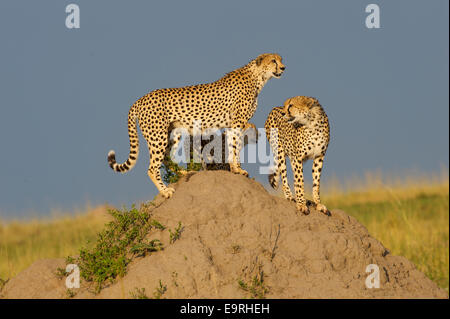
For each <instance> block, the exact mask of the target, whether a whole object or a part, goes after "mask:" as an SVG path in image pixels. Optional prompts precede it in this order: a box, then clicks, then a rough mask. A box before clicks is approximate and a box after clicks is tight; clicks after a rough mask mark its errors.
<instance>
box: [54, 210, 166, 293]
mask: <svg viewBox="0 0 450 319" xmlns="http://www.w3.org/2000/svg"><path fill="white" fill-rule="evenodd" d="M109 213H110V214H111V216H112V217H113V220H112V221H111V222H109V223H108V224H106V227H105V229H104V230H103V231H102V232H101V233H99V234H98V237H97V242H96V243H95V245H94V247H93V248H91V249H88V248H82V249H80V255H79V257H78V258H73V257H70V256H69V257H68V258H67V259H66V262H67V263H75V264H77V265H78V267H79V268H80V276H81V278H83V279H84V280H86V281H88V282H94V283H95V292H97V293H98V292H99V291H100V290H101V289H102V286H103V285H104V283H105V282H113V281H114V280H115V278H116V277H118V276H120V277H123V276H124V275H125V274H126V271H127V265H128V264H129V262H130V261H131V258H132V257H140V256H145V255H146V254H148V253H151V252H154V251H159V250H162V249H163V245H162V243H161V242H160V241H159V240H158V239H154V240H151V241H146V240H145V236H146V235H147V234H148V233H149V232H150V230H151V229H152V227H154V226H153V225H154V223H152V219H151V214H150V213H149V212H148V211H147V210H143V211H139V210H137V209H136V208H135V207H134V206H133V207H132V209H131V210H129V211H127V210H123V211H119V210H115V209H111V210H110V211H109ZM58 272H59V274H60V275H65V270H63V269H59V270H58Z"/></svg>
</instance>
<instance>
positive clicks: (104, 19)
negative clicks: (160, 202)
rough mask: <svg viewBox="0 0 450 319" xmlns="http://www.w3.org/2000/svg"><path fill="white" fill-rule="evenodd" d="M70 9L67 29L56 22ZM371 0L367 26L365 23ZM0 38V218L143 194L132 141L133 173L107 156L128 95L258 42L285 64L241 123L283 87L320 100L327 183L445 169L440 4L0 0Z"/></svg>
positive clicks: (231, 63)
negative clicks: (76, 19) (75, 22)
mask: <svg viewBox="0 0 450 319" xmlns="http://www.w3.org/2000/svg"><path fill="white" fill-rule="evenodd" d="M69 3H76V4H78V5H79V7H80V11H81V12H80V13H81V28H80V29H72V30H69V29H67V28H66V27H65V19H66V13H65V7H66V5H67V4H69ZM369 3H377V4H378V5H379V6H380V10H381V28H380V29H370V30H369V29H367V28H366V27H365V23H364V21H365V18H366V15H367V13H365V10H364V9H365V7H366V5H367V4H369ZM0 41H1V50H0V90H1V91H0V110H1V113H0V152H1V153H0V155H1V156H0V217H1V216H8V217H21V216H26V215H27V214H29V213H30V212H34V213H40V214H45V213H48V212H49V210H50V209H51V208H63V209H68V210H70V209H73V208H74V207H81V206H83V205H84V204H85V203H86V202H87V201H90V202H91V203H93V204H99V203H104V202H108V203H110V204H113V205H122V204H125V205H128V206H129V205H131V204H132V203H133V202H136V201H141V200H146V199H151V198H153V196H154V195H155V194H156V193H157V191H156V188H155V186H154V185H153V183H151V181H150V180H149V179H148V177H147V173H146V171H147V166H148V151H147V150H146V148H145V143H144V141H143V140H142V136H141V153H140V157H139V160H138V163H137V165H136V167H135V168H134V169H133V170H132V171H130V172H129V173H127V174H125V175H121V174H117V173H114V172H113V171H112V170H111V169H110V168H109V167H108V165H107V162H106V154H107V152H108V151H109V150H110V149H114V150H115V151H116V154H117V159H118V161H123V160H125V159H126V156H127V154H128V147H129V146H128V134H127V128H126V118H127V112H128V109H129V107H130V106H131V104H133V102H134V101H135V100H136V99H138V98H139V97H141V96H142V95H144V94H146V93H147V92H149V91H152V90H154V89H157V88H164V87H180V86H185V85H190V84H196V83H205V82H211V81H215V80H217V79H218V78H220V77H221V76H222V75H223V74H225V73H227V72H229V71H231V70H233V69H235V68H237V67H240V66H242V65H244V64H246V63H247V62H248V61H249V60H251V59H253V58H255V57H256V56H257V55H258V54H260V53H264V52H277V53H279V54H280V55H282V57H283V62H284V63H285V64H286V72H285V74H284V75H283V76H282V78H280V79H273V80H271V81H270V82H269V83H268V84H267V85H266V87H265V88H264V89H263V91H262V93H261V94H260V96H259V106H258V109H257V111H256V114H255V116H254V117H253V119H252V120H251V121H252V122H253V123H254V124H256V125H257V126H258V127H262V126H263V124H264V121H265V119H266V117H267V115H268V113H269V112H270V110H271V108H272V107H274V106H277V105H281V104H282V103H283V101H284V100H285V99H286V98H288V97H291V96H295V95H309V96H314V97H317V98H318V99H319V101H320V102H321V104H322V105H323V107H324V108H325V110H326V112H327V114H328V116H329V119H330V123H331V134H332V139H331V142H330V146H329V149H328V153H327V158H326V161H325V167H324V171H323V178H324V180H326V178H327V177H329V176H331V175H336V176H337V177H339V178H342V179H344V178H345V177H346V176H348V175H354V174H363V173H364V172H366V171H373V170H376V169H381V170H383V171H385V172H388V173H391V172H402V171H404V170H407V169H418V170H420V171H423V172H434V171H439V170H440V168H441V165H444V166H446V167H448V162H449V157H448V154H449V148H448V145H449V141H448V133H449V122H448V121H449V120H448V116H449V93H448V85H449V83H448V82H449V80H448V76H449V74H448V70H449V65H448V57H449V51H448V48H449V45H448V1H444V0H435V1H405V0H404V1H331V0H330V1H312V0H311V1H277V2H274V1H226V2H225V1H221V2H218V1H137V0H135V1H106V0H97V1H87V0H78V1H75V0H73V1H57V0H53V1H50V0H47V1H23V0H14V1H12V0H6V1H1V2H0ZM243 166H244V168H246V169H247V170H249V172H250V174H251V175H252V176H255V177H256V178H257V179H258V180H260V181H263V182H265V181H266V176H262V175H258V165H257V164H244V165H243ZM305 173H306V175H309V166H308V168H306V169H305Z"/></svg>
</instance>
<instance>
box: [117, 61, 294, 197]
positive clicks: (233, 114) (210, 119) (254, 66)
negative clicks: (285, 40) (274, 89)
mask: <svg viewBox="0 0 450 319" xmlns="http://www.w3.org/2000/svg"><path fill="white" fill-rule="evenodd" d="M284 68H285V66H284V65H283V63H282V62H281V57H280V56H279V55H278V54H270V53H266V54H262V55H260V56H258V57H257V58H256V59H254V60H252V61H250V62H249V63H248V64H247V65H245V66H243V67H241V68H239V69H236V70H234V71H232V72H230V73H228V74H226V75H225V76H224V77H222V78H221V79H219V80H217V81H216V82H212V83H208V84H199V85H193V86H186V87H182V88H172V89H159V90H155V91H152V92H150V93H148V94H146V95H144V96H143V97H142V98H140V99H139V100H137V101H136V102H135V103H134V104H133V106H132V107H131V109H130V111H129V113H128V135H129V138H130V154H129V156H128V159H127V161H126V162H125V163H123V164H118V163H116V159H115V153H114V151H110V152H109V154H108V162H109V165H110V166H111V168H112V169H113V170H115V171H116V172H122V173H124V172H127V171H128V170H130V169H131V168H132V167H133V166H134V165H135V163H136V160H137V157H138V152H139V141H138V135H137V127H136V119H137V120H138V122H139V127H140V128H141V131H142V134H143V135H144V137H145V139H146V141H147V145H148V148H149V153H150V165H149V169H148V172H147V173H148V176H149V177H150V179H151V180H152V181H153V183H154V184H155V185H156V187H157V188H158V190H159V191H160V192H161V193H162V195H163V196H165V197H170V196H172V194H173V192H174V189H173V188H168V187H167V186H166V185H164V183H163V181H162V179H161V172H160V168H161V163H162V161H163V159H164V156H165V154H166V149H167V146H168V139H169V138H168V137H169V127H184V128H186V129H188V130H189V131H190V132H191V133H192V131H193V128H194V121H196V120H200V121H201V124H202V125H201V129H202V130H205V129H208V128H233V129H235V130H233V133H232V136H230V138H229V139H228V140H229V141H228V142H229V147H231V149H232V153H233V156H232V157H233V159H232V161H231V163H230V170H231V171H232V172H233V173H236V174H242V175H245V176H248V173H247V172H246V171H245V170H243V169H242V168H241V167H240V163H239V152H240V150H241V148H242V142H241V140H242V139H241V136H242V129H243V128H244V127H245V125H246V124H247V122H248V120H249V119H250V118H251V117H252V116H253V114H254V113H255V110H256V107H257V97H258V94H259V93H260V91H261V89H262V88H263V87H264V85H265V84H266V82H267V81H268V80H269V79H270V78H272V77H280V76H281V74H282V73H283V71H284ZM178 142H179V139H178V141H176V143H178ZM175 146H177V144H176V145H175Z"/></svg>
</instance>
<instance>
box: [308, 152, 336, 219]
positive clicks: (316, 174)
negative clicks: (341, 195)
mask: <svg viewBox="0 0 450 319" xmlns="http://www.w3.org/2000/svg"><path fill="white" fill-rule="evenodd" d="M323 158H324V156H323V155H322V156H318V157H316V158H315V159H314V163H313V167H312V177H313V201H314V204H316V208H317V210H318V211H319V212H321V213H323V214H325V215H327V216H331V214H330V211H329V210H328V209H327V208H326V207H325V205H323V204H322V203H321V202H320V175H321V173H322V167H323Z"/></svg>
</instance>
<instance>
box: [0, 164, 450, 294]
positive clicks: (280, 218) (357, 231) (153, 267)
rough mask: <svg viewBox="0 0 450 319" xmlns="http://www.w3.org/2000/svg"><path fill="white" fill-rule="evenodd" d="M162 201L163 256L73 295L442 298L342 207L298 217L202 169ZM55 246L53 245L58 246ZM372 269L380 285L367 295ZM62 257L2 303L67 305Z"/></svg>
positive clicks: (29, 276)
mask: <svg viewBox="0 0 450 319" xmlns="http://www.w3.org/2000/svg"><path fill="white" fill-rule="evenodd" d="M173 186H174V187H175V189H176V192H175V193H174V196H173V197H172V198H170V199H168V200H165V199H163V198H161V197H160V196H159V195H158V197H157V198H156V199H155V201H154V202H155V204H156V206H155V207H154V208H152V214H153V217H154V218H155V219H156V220H158V221H160V222H161V223H162V224H163V225H166V226H167V227H168V228H170V229H172V230H173V229H175V228H177V226H178V225H179V222H181V225H182V229H181V234H180V237H179V239H178V240H176V241H175V242H173V243H170V237H169V236H170V235H169V233H168V232H167V231H159V230H158V231H155V233H154V234H152V236H154V238H159V239H161V241H162V242H163V243H164V246H165V249H164V250H162V251H159V252H156V253H152V254H151V255H148V256H146V257H142V258H136V259H134V260H133V261H132V262H131V263H130V265H129V266H128V272H127V274H126V275H125V276H124V277H123V278H120V279H117V280H116V281H115V283H113V284H110V285H109V286H107V287H105V288H104V289H102V290H101V292H100V293H99V294H94V293H93V292H92V289H90V288H89V287H88V286H85V284H84V283H82V287H81V288H79V289H73V291H74V292H75V293H76V295H75V297H74V298H131V297H133V296H136V294H137V291H141V292H144V290H142V288H144V289H145V295H146V296H148V297H150V298H154V297H162V298H249V297H256V298H258V297H265V298H448V296H447V293H446V292H445V291H444V290H442V289H440V288H438V287H437V285H436V284H435V283H434V282H432V281H431V280H430V279H428V278H427V277H426V276H425V275H424V274H423V273H422V272H420V271H419V270H417V269H416V267H415V266H414V264H413V263H411V262H410V261H408V260H407V259H406V258H404V257H400V256H392V255H391V254H390V253H389V252H388V250H387V249H386V248H385V247H384V246H383V245H382V244H381V243H380V242H379V241H378V240H376V239H375V238H373V237H372V236H370V234H369V233H368V231H367V229H366V228H365V227H364V226H363V225H361V224H360V223H359V222H358V221H357V220H356V219H355V218H353V217H351V216H349V215H347V214H346V213H345V212H343V211H340V210H332V212H331V214H332V215H331V216H330V217H328V216H325V215H324V214H321V213H319V212H317V211H314V210H312V211H311V214H310V215H307V216H305V215H299V214H297V212H296V209H295V204H293V203H291V202H288V201H286V200H285V199H283V198H279V197H275V196H272V195H270V194H269V193H268V192H267V191H266V189H265V188H264V187H263V186H262V185H261V184H259V183H258V182H256V181H254V180H252V179H248V178H245V177H243V176H239V175H234V174H231V173H229V172H225V171H204V172H199V173H196V174H194V175H190V176H187V177H185V178H183V179H182V180H180V181H179V182H178V183H177V184H175V185H173ZM55 240H56V239H55ZM370 264H374V265H377V267H378V269H379V277H380V287H379V288H371V289H370V288H367V286H366V279H367V277H368V276H369V275H370V274H371V273H366V267H367V266H368V265H370ZM63 266H65V264H64V260H63V259H51V260H41V261H37V262H35V263H34V264H33V265H31V266H30V267H29V268H28V269H26V270H24V271H23V272H21V273H20V274H18V275H17V276H16V277H15V278H12V279H11V280H10V281H9V282H8V283H7V284H6V286H5V287H4V289H3V291H2V294H3V297H4V298H65V297H67V288H66V287H65V279H61V278H58V276H57V275H56V268H57V267H63Z"/></svg>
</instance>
